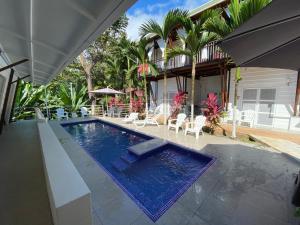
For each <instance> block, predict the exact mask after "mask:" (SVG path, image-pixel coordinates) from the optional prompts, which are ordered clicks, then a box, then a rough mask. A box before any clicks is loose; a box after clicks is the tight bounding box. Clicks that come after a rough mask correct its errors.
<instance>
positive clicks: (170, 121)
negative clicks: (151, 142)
mask: <svg viewBox="0 0 300 225" xmlns="http://www.w3.org/2000/svg"><path fill="white" fill-rule="evenodd" d="M176 120H177V119H170V120H168V125H171V124H172V122H173V121H176Z"/></svg>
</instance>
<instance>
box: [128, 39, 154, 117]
mask: <svg viewBox="0 0 300 225" xmlns="http://www.w3.org/2000/svg"><path fill="white" fill-rule="evenodd" d="M148 43H149V41H148V40H147V39H146V38H141V39H140V41H139V42H138V43H137V45H136V46H131V47H130V53H131V54H132V55H134V56H135V57H136V58H137V64H138V65H139V66H140V67H141V68H142V76H143V79H144V94H145V102H146V104H145V105H146V107H145V112H146V115H148V92H147V73H148V71H146V68H148V69H149V70H150V73H151V74H152V75H154V76H156V75H157V74H158V70H157V67H156V65H155V64H154V63H152V62H151V61H150V60H149V56H148V53H149V52H150V49H151V47H152V46H149V44H148Z"/></svg>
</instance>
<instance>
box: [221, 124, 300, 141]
mask: <svg viewBox="0 0 300 225" xmlns="http://www.w3.org/2000/svg"><path fill="white" fill-rule="evenodd" d="M222 127H223V128H224V129H225V130H226V131H227V134H229V135H230V134H231V131H232V126H231V125H230V124H222ZM237 132H238V133H241V134H248V135H249V134H253V135H258V136H263V137H269V138H275V139H277V138H280V139H283V140H287V141H292V142H294V143H296V144H298V145H300V133H295V132H288V131H286V132H285V131H277V130H272V129H259V128H250V127H242V126H238V128H237Z"/></svg>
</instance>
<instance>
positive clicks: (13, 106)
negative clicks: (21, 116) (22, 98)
mask: <svg viewBox="0 0 300 225" xmlns="http://www.w3.org/2000/svg"><path fill="white" fill-rule="evenodd" d="M20 81H21V79H20V78H18V79H17V80H16V82H17V84H16V89H15V93H14V99H13V103H12V106H11V111H10V117H9V122H10V123H11V122H12V119H13V116H14V112H15V103H16V97H17V93H18V89H19V85H20ZM13 83H14V82H11V84H13Z"/></svg>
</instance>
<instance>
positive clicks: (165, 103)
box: [163, 43, 168, 125]
mask: <svg viewBox="0 0 300 225" xmlns="http://www.w3.org/2000/svg"><path fill="white" fill-rule="evenodd" d="M167 66H168V61H167V43H166V44H165V49H164V91H163V92H164V93H163V112H164V125H166V124H167V114H168V113H167V110H168V109H167Z"/></svg>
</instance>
